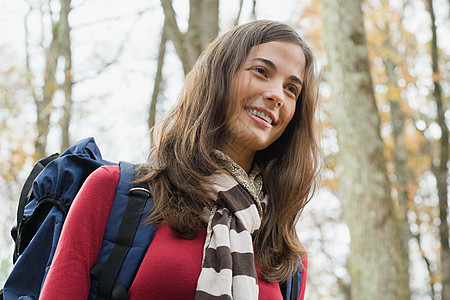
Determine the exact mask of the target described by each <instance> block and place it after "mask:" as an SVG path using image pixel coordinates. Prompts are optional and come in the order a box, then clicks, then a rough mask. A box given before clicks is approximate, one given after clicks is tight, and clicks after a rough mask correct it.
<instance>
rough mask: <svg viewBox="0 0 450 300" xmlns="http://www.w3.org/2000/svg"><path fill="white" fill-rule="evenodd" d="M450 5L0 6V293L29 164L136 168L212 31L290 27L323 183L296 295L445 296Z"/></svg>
mask: <svg viewBox="0 0 450 300" xmlns="http://www.w3.org/2000/svg"><path fill="white" fill-rule="evenodd" d="M449 12H450V1H448V0H365V1H362V0H335V1H333V0H321V1H319V0H283V1H281V0H279V1H271V0H222V1H219V0H190V1H187V0H173V1H170V0H161V1H156V0H153V1H148V0H147V1H145V0H134V1H128V2H126V3H125V2H123V1H119V0H109V1H106V0H91V1H84V0H35V1H31V0H30V1H26V0H17V1H6V0H0V20H1V21H0V22H1V26H0V62H1V63H0V128H1V131H0V206H1V208H2V209H1V210H0V220H1V222H0V259H1V268H0V283H3V282H4V280H5V279H6V276H7V274H8V272H9V271H10V269H11V261H12V259H11V254H12V239H11V238H10V234H9V231H10V228H11V226H12V224H13V222H14V216H15V210H16V206H17V199H18V195H19V193H20V189H21V186H22V184H23V182H24V180H25V178H26V176H27V175H28V172H29V171H30V169H31V167H32V165H33V164H34V162H35V161H36V160H37V159H39V158H41V157H43V156H44V155H47V154H50V153H53V152H60V151H62V150H63V149H65V148H67V146H68V145H70V144H71V143H73V142H74V141H76V140H78V139H80V138H83V137H87V136H94V137H95V139H96V141H97V143H98V144H99V146H100V149H102V153H103V156H104V158H105V159H107V160H111V161H119V160H128V161H131V162H142V161H144V160H145V159H146V156H147V154H148V149H149V147H150V144H151V140H150V136H149V134H148V130H149V128H150V127H151V126H152V125H153V124H155V121H157V120H158V119H160V118H161V116H163V115H164V114H165V113H167V112H168V110H170V107H171V106H173V104H174V103H175V101H176V97H177V95H178V93H179V91H180V89H181V86H182V84H183V78H184V76H185V75H186V74H187V73H188V72H189V70H190V68H191V67H192V64H193V62H194V61H195V59H196V58H197V57H198V55H199V54H200V53H201V51H202V50H203V48H204V47H205V45H206V44H207V43H208V42H209V41H210V40H211V39H212V38H213V37H214V36H215V35H217V33H220V32H223V31H225V30H227V29H228V28H230V27H231V26H233V25H234V24H241V23H245V22H247V21H250V20H253V19H272V20H280V21H284V22H287V23H289V24H291V25H292V26H293V27H295V28H296V29H297V30H298V32H299V33H300V34H301V35H302V36H303V37H304V38H305V39H306V40H307V41H308V42H309V43H310V44H311V45H312V46H313V47H314V49H316V53H317V56H318V58H319V60H318V65H317V71H318V73H320V74H321V78H322V80H321V87H320V96H319V97H320V110H319V112H318V116H319V119H320V121H321V127H322V129H321V132H320V135H321V136H322V144H323V149H324V154H325V160H324V170H323V174H322V180H323V182H322V187H321V189H320V190H319V192H318V194H317V196H316V197H315V198H314V199H313V200H312V201H311V203H309V204H308V205H307V206H306V208H305V210H304V212H303V214H302V217H301V218H300V221H299V223H298V226H297V228H298V234H299V236H300V240H301V241H302V243H303V244H304V245H305V247H306V249H307V251H308V253H309V268H308V271H309V274H308V286H307V299H379V298H380V297H382V298H383V299H444V300H446V299H450V249H449V227H448V198H449V197H448V186H449V171H448V167H449V162H448V161H449V151H448V145H449V138H448V131H449V129H448V128H449V126H450V110H449V95H450V85H449V70H450V62H449V60H448V57H449V55H450V38H449V37H450V26H449V25H450V20H449Z"/></svg>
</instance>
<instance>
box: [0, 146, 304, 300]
mask: <svg viewBox="0 0 450 300" xmlns="http://www.w3.org/2000/svg"><path fill="white" fill-rule="evenodd" d="M104 165H114V163H111V162H108V161H105V160H103V159H102V156H101V153H100V150H99V149H98V147H97V145H96V144H95V141H94V139H93V138H86V139H83V140H81V141H79V142H77V143H75V144H74V145H73V146H72V147H70V148H69V149H67V150H66V151H65V152H64V153H63V154H61V155H58V154H54V155H51V156H49V157H46V158H44V159H42V160H40V161H38V162H37V163H36V165H35V166H34V168H33V170H32V171H31V173H30V175H29V177H28V179H27V181H26V182H25V184H24V186H23V189H22V193H21V195H20V199H19V205H18V210H17V224H16V226H15V227H14V228H13V229H12V230H11V235H12V237H13V239H14V241H15V250H14V255H13V262H14V264H15V265H14V268H13V270H12V272H11V273H10V275H9V277H8V279H7V280H6V282H5V285H4V288H3V290H2V291H1V292H0V299H5V300H10V299H11V300H12V299H21V300H32V299H38V298H39V294H40V291H41V288H42V285H43V283H44V280H45V277H46V275H47V272H48V269H49V267H50V264H51V261H52V259H53V256H54V253H55V249H56V246H57V244H58V239H59V236H60V233H61V229H62V226H63V223H64V219H65V217H66V215H67V213H68V211H69V209H70V205H71V203H72V201H73V199H74V198H75V195H76V194H77V192H78V190H79V189H80V187H81V185H82V184H83V182H84V181H85V179H86V178H87V177H88V176H89V174H91V173H92V172H93V171H94V170H96V169H97V168H98V167H100V166H104ZM119 166H120V179H119V184H118V186H117V190H116V196H115V199H114V203H113V207H112V210H111V214H110V217H109V219H108V223H107V226H106V229H105V234H104V236H103V243H102V248H101V251H100V254H99V257H98V260H97V263H96V265H95V266H94V267H93V268H92V269H91V270H90V273H91V289H90V293H89V298H88V299H128V294H127V291H128V290H129V288H130V287H131V284H132V283H133V280H134V277H135V275H136V273H137V270H138V269H139V265H140V263H141V261H142V259H143V257H144V256H145V253H146V252H147V248H148V246H149V245H150V243H151V241H152V239H153V236H154V234H155V231H156V227H157V225H156V224H144V221H145V219H146V218H147V216H148V214H147V213H148V212H149V211H150V210H151V208H152V205H153V199H152V198H151V196H150V192H149V191H148V190H147V189H146V188H145V187H142V186H136V185H133V184H132V182H133V181H134V169H135V166H134V165H133V164H130V163H126V162H120V163H119ZM31 188H32V191H31V193H29V191H30V189H31ZM92 201H95V199H92ZM118 220H121V221H120V222H118ZM300 279H301V268H300V267H299V269H298V272H297V273H296V274H295V275H294V276H293V277H291V278H290V279H289V280H288V281H287V282H286V283H283V284H280V289H281V292H282V294H283V298H284V299H285V300H296V299H297V296H298V291H299V288H300Z"/></svg>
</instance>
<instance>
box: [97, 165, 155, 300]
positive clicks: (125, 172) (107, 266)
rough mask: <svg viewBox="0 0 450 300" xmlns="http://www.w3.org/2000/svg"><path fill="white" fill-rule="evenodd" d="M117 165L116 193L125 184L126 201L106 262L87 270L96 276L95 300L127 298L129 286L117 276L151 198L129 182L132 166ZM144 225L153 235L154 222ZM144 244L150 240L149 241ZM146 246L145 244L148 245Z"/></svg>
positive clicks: (144, 189)
mask: <svg viewBox="0 0 450 300" xmlns="http://www.w3.org/2000/svg"><path fill="white" fill-rule="evenodd" d="M120 167H121V175H120V181H119V186H118V191H117V193H119V192H120V191H119V190H123V189H124V186H125V188H126V187H128V190H129V193H128V202H127V204H126V207H125V211H124V212H123V217H122V221H121V222H120V225H119V229H118V231H117V236H116V238H115V243H114V247H113V248H112V250H111V251H110V254H109V256H108V258H107V259H106V262H105V263H104V264H103V265H101V264H99V263H97V264H96V265H95V266H94V267H93V268H92V269H91V275H92V276H93V277H94V278H97V279H98V285H97V293H96V294H97V296H96V298H95V299H99V300H100V299H116V300H117V299H128V294H127V290H128V289H129V286H126V285H125V286H124V284H122V282H121V281H120V280H119V279H118V277H119V273H120V271H121V268H122V265H123V264H124V261H125V259H126V257H127V254H128V253H129V251H130V249H131V248H132V247H133V242H134V240H135V236H136V235H137V233H138V234H139V235H141V234H140V231H139V230H138V228H139V225H141V223H142V222H141V218H142V217H143V215H144V213H145V211H146V209H148V207H147V206H148V205H147V203H148V202H149V199H150V200H151V198H150V191H149V190H148V189H147V188H146V187H145V186H137V185H134V184H133V185H132V184H131V182H132V181H133V180H134V165H132V164H129V163H125V162H121V163H120ZM129 187H131V188H129ZM117 193H116V198H115V200H114V201H115V202H116V201H120V200H121V199H118V198H117V197H120V195H117ZM146 207H147V208H146ZM113 209H114V206H113ZM141 227H142V226H141ZM144 227H148V228H147V233H148V232H152V231H153V234H154V230H156V226H155V225H145V226H144ZM106 230H108V226H107V229H106ZM141 230H142V228H141ZM152 237H153V236H152ZM148 243H150V241H149V242H148ZM146 246H147V247H148V245H146ZM145 252H146V251H144V252H143V254H144V255H145ZM142 258H143V256H142V257H141V258H140V260H139V261H138V262H136V264H137V265H136V266H135V268H134V270H131V271H132V272H134V273H131V272H130V274H127V275H126V276H128V277H131V278H134V275H135V274H136V271H137V269H138V267H139V264H140V262H141V260H142ZM127 267H129V266H127ZM130 282H132V281H130Z"/></svg>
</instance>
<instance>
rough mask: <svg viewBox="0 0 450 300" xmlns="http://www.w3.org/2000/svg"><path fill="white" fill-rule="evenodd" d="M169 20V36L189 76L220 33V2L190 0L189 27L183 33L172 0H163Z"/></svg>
mask: <svg viewBox="0 0 450 300" xmlns="http://www.w3.org/2000/svg"><path fill="white" fill-rule="evenodd" d="M161 5H162V7H163V10H164V15H165V17H166V20H167V36H168V38H169V39H170V40H171V41H172V42H173V44H174V47H175V50H176V52H177V54H178V57H179V58H180V60H181V63H182V64H183V71H184V74H185V75H187V73H189V71H190V70H191V69H192V67H193V66H194V64H195V62H196V61H197V58H198V56H199V55H200V54H201V53H202V51H203V50H204V49H205V47H206V45H207V44H208V43H209V42H210V41H211V40H212V39H213V38H215V37H216V36H217V34H218V32H219V1H218V0H190V1H189V27H188V30H187V31H186V33H182V32H181V31H180V29H179V27H178V24H177V20H176V15H175V11H174V9H173V6H172V1H171V0H161Z"/></svg>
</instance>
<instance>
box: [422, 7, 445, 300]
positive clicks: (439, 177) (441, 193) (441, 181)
mask: <svg viewBox="0 0 450 300" xmlns="http://www.w3.org/2000/svg"><path fill="white" fill-rule="evenodd" d="M427 4H428V5H427V6H428V12H429V13H430V17H431V31H432V40H431V59H432V68H433V81H434V91H433V98H434V100H435V101H436V108H437V121H438V124H439V127H440V128H441V139H440V143H439V153H440V157H439V165H437V166H434V168H433V173H434V176H435V177H436V181H437V190H438V198H439V218H440V221H441V222H440V224H439V235H440V242H441V268H442V273H443V274H442V275H443V281H442V300H450V247H449V242H448V238H449V228H448V222H447V216H448V198H447V195H448V194H447V177H448V175H447V174H448V166H447V163H448V157H449V140H448V127H447V124H446V123H445V111H444V107H443V102H442V94H441V86H440V84H439V76H440V73H439V57H438V48H437V33H436V19H435V15H434V10H433V0H427Z"/></svg>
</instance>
